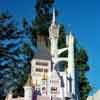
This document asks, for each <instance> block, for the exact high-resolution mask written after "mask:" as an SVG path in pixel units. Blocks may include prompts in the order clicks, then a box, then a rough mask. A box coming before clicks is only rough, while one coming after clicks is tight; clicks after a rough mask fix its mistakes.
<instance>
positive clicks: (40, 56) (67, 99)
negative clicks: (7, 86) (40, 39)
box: [7, 10, 79, 100]
mask: <svg viewBox="0 0 100 100" xmlns="http://www.w3.org/2000/svg"><path fill="white" fill-rule="evenodd" d="M58 38H59V25H57V24H56V20H55V10H53V17H52V23H51V25H50V27H49V39H50V50H49V51H48V49H46V48H44V46H41V45H40V44H38V51H37V53H36V54H35V56H34V58H33V60H32V61H31V76H30V77H31V81H28V84H26V85H25V86H24V97H23V100H79V91H78V86H77V84H78V82H77V79H76V78H77V77H76V69H75V63H74V36H73V35H72V33H71V32H70V34H69V35H67V36H66V47H64V48H61V49H59V48H58ZM43 44H44V43H42V45H43ZM65 51H67V52H68V56H67V57H59V55H60V54H61V53H63V52H65ZM61 62H66V64H67V66H63V67H64V70H62V71H61V70H57V69H56V68H57V66H59V67H62V66H60V64H59V63H61ZM30 82H31V84H30ZM9 97H10V99H7V100H14V99H11V95H10V96H9ZM42 98H43V99H42ZM18 100H19V99H18Z"/></svg>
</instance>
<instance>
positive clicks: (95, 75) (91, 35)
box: [0, 0, 100, 91]
mask: <svg viewBox="0 0 100 100" xmlns="http://www.w3.org/2000/svg"><path fill="white" fill-rule="evenodd" d="M34 2H35V0H0V11H2V10H6V9H8V11H10V12H11V13H12V14H13V15H14V17H15V19H16V20H17V21H18V22H20V21H21V18H22V17H23V16H25V17H26V18H27V19H28V20H29V21H31V19H32V18H33V17H34V14H35V11H34ZM99 4H100V1H99V0H56V3H55V7H56V8H57V9H58V11H59V17H58V22H59V23H63V24H64V25H65V28H66V31H67V27H68V24H71V30H72V31H73V32H74V33H75V36H76V38H77V39H78V41H79V43H80V44H81V46H82V47H83V48H85V49H86V51H87V53H88V56H89V65H90V67H91V70H90V71H89V72H88V73H87V75H88V78H89V81H90V83H91V84H92V85H93V87H94V91H95V90H97V89H100V79H99V75H100V67H99V65H100V34H99V33H100V28H99V26H100V20H99V18H100V13H99V9H100V6H99Z"/></svg>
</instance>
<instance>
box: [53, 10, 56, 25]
mask: <svg viewBox="0 0 100 100" xmlns="http://www.w3.org/2000/svg"><path fill="white" fill-rule="evenodd" d="M55 22H56V15H55V8H53V14H52V24H55Z"/></svg>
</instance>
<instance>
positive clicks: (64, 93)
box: [49, 9, 78, 100]
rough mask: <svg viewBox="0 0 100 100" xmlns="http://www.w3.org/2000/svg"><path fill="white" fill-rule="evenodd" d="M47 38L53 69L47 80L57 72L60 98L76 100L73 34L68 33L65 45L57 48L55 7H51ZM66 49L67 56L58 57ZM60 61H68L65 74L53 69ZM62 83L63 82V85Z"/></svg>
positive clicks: (57, 26) (57, 28) (57, 36)
mask: <svg viewBox="0 0 100 100" xmlns="http://www.w3.org/2000/svg"><path fill="white" fill-rule="evenodd" d="M49 38H50V43H51V45H50V52H51V60H52V67H53V70H52V71H51V72H50V73H49V81H50V80H52V78H53V77H52V75H55V76H56V74H57V73H58V74H59V75H58V77H59V80H60V81H61V83H60V84H61V86H60V90H61V98H62V100H64V98H65V97H66V98H67V99H70V100H78V99H77V98H76V79H75V63H74V36H73V35H72V33H71V32H70V34H69V35H67V36H66V47H65V48H62V49H58V38H59V25H57V24H56V21H55V9H53V16H52V23H51V25H50V28H49ZM66 50H68V57H59V55H60V54H61V53H63V52H64V51H66ZM61 61H65V62H68V68H67V74H66V73H65V72H56V70H55V66H56V65H57V63H59V62H61ZM61 77H62V79H61ZM62 83H63V84H64V85H63V86H62ZM51 85H52V84H51V83H50V84H49V87H50V88H51ZM66 89H67V90H66ZM50 92H51V91H50ZM50 92H49V93H50ZM50 95H51V94H50Z"/></svg>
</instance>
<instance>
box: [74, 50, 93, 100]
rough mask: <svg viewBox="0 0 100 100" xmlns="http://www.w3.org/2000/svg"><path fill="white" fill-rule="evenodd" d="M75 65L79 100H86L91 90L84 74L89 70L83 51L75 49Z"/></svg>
mask: <svg viewBox="0 0 100 100" xmlns="http://www.w3.org/2000/svg"><path fill="white" fill-rule="evenodd" d="M75 63H76V68H78V70H79V90H80V100H86V99H87V97H88V94H89V92H90V91H91V89H92V88H91V86H90V84H89V81H88V79H87V77H86V72H88V71H89V69H90V68H89V65H88V56H87V53H86V51H85V49H83V48H80V49H79V48H77V51H76V57H75Z"/></svg>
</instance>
